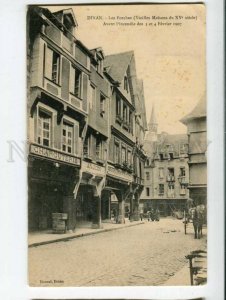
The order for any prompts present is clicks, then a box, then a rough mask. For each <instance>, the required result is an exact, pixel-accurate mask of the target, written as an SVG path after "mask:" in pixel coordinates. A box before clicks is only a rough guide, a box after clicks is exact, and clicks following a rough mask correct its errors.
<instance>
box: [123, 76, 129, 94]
mask: <svg viewBox="0 0 226 300" xmlns="http://www.w3.org/2000/svg"><path fill="white" fill-rule="evenodd" d="M124 90H126V91H127V93H128V91H129V84H128V78H127V76H125V77H124Z"/></svg>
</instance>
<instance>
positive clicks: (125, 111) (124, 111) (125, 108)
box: [123, 104, 127, 121]
mask: <svg viewBox="0 0 226 300" xmlns="http://www.w3.org/2000/svg"><path fill="white" fill-rule="evenodd" d="M123 121H127V106H126V105H125V104H123Z"/></svg>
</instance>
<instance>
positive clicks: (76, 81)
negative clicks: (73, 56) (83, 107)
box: [70, 67, 82, 98]
mask: <svg viewBox="0 0 226 300" xmlns="http://www.w3.org/2000/svg"><path fill="white" fill-rule="evenodd" d="M70 92H71V93H72V94H74V95H75V96H76V97H78V98H81V97H82V72H81V71H80V70H79V69H77V68H74V67H72V68H71V78H70Z"/></svg>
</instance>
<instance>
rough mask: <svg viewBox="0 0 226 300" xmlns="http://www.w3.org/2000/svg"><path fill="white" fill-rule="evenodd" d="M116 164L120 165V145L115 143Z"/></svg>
mask: <svg viewBox="0 0 226 300" xmlns="http://www.w3.org/2000/svg"><path fill="white" fill-rule="evenodd" d="M115 163H116V164H120V151H119V143H117V142H115Z"/></svg>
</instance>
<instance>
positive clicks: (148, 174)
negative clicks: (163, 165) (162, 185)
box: [146, 172, 150, 180]
mask: <svg viewBox="0 0 226 300" xmlns="http://www.w3.org/2000/svg"><path fill="white" fill-rule="evenodd" d="M146 179H147V180H150V172H146Z"/></svg>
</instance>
